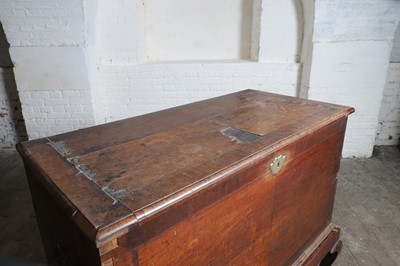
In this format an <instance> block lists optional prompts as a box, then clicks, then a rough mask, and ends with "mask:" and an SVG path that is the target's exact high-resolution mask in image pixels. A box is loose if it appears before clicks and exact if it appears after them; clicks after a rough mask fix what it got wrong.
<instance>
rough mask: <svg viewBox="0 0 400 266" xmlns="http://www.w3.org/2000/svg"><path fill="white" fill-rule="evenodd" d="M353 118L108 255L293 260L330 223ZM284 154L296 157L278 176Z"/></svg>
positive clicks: (162, 260) (203, 196) (149, 226)
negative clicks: (272, 168) (347, 131)
mask: <svg viewBox="0 0 400 266" xmlns="http://www.w3.org/2000/svg"><path fill="white" fill-rule="evenodd" d="M345 120H346V119H345V118H343V119H341V120H339V121H336V122H334V123H331V124H329V125H327V126H325V127H324V128H322V129H321V130H320V131H318V132H313V133H312V134H310V135H309V136H305V137H303V138H301V139H299V140H298V141H296V142H294V143H291V144H289V145H288V146H286V147H284V148H282V149H281V150H279V151H277V152H275V153H273V154H269V155H267V156H266V157H264V158H260V159H259V160H258V161H255V162H254V164H251V165H250V166H249V167H248V168H247V169H245V170H243V169H242V170H238V172H237V173H236V174H233V175H232V176H230V177H227V178H226V179H224V180H222V181H221V182H220V183H217V184H214V185H212V186H210V187H208V188H205V189H204V190H203V191H199V192H198V193H197V194H196V195H194V196H193V197H191V198H188V199H186V200H185V201H182V202H180V203H179V204H177V205H176V206H171V207H170V208H168V209H166V210H164V211H163V212H162V213H160V214H159V215H158V216H157V217H153V218H152V219H151V220H149V221H143V222H142V224H141V225H139V226H138V227H137V228H135V229H132V231H131V232H130V233H128V234H126V235H124V236H122V237H120V238H119V239H118V242H119V243H120V247H119V248H118V249H116V250H114V251H113V252H111V253H109V254H107V255H106V256H105V257H104V259H109V258H113V259H114V263H115V265H125V263H127V262H130V263H134V264H135V265H175V264H176V265H181V264H182V262H185V265H207V264H210V263H211V264H213V265H244V264H248V265H256V264H257V265H283V264H285V263H286V264H288V263H290V262H291V261H292V260H293V259H295V258H297V256H299V255H300V254H301V252H302V251H304V250H305V249H306V247H307V244H308V243H310V242H312V241H313V240H314V239H315V238H316V237H317V236H318V234H319V233H320V232H321V231H322V230H323V229H324V228H325V227H326V226H328V225H329V223H330V218H331V213H332V206H333V197H334V193H335V185H336V172H337V170H338V161H339V158H340V154H341V147H342V146H341V142H342V139H343V133H344V127H345V122H346V121H345ZM279 154H285V155H286V156H287V158H288V160H287V162H286V163H285V166H284V169H283V170H282V171H281V172H280V173H279V174H278V175H277V176H273V175H272V174H271V173H270V171H269V168H268V167H269V164H270V163H271V161H272V159H273V158H274V157H275V156H277V155H279ZM246 180H252V181H250V182H249V183H246V182H245V181H246ZM208 203H209V204H208ZM301 226H303V228H300V227H301ZM292 255H293V256H292Z"/></svg>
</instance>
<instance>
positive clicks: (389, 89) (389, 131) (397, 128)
mask: <svg viewBox="0 0 400 266" xmlns="http://www.w3.org/2000/svg"><path fill="white" fill-rule="evenodd" d="M399 139H400V63H390V64H389V69H388V72H387V78H386V85H385V89H384V91H383V99H382V105H381V109H380V115H379V124H378V129H377V135H376V140H375V145H397V144H398V143H399Z"/></svg>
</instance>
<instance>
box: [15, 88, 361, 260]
mask: <svg viewBox="0 0 400 266" xmlns="http://www.w3.org/2000/svg"><path fill="white" fill-rule="evenodd" d="M353 111H354V110H353V109H352V108H349V107H343V106H338V105H333V104H327V103H321V102H315V101H309V100H303V99H299V98H293V97H287V96H281V95H276V94H270V93H265V92H260V91H254V90H245V91H241V92H237V93H233V94H229V95H226V96H222V97H218V98H214V99H210V100H206V101H201V102H196V103H192V104H189V105H185V106H180V107H176V108H172V109H168V110H164V111H160V112H155V113H151V114H147V115H143V116H139V117H134V118H130V119H126V120H121V121H117V122H113V123H108V124H104V125H100V126H95V127H91V128H87V129H82V130H78V131H75V132H70V133H66V134H62V135H57V136H53V137H49V138H44V139H39V140H33V141H28V142H24V143H22V144H19V145H17V148H18V151H19V153H20V154H21V156H22V158H23V160H24V163H25V169H26V174H27V177H28V181H29V185H30V189H31V194H32V198H33V203H34V207H35V212H36V216H37V222H38V225H39V229H40V232H41V236H42V242H43V245H44V248H45V251H46V254H47V257H48V259H49V261H50V262H51V263H53V262H55V261H58V263H60V264H62V265H104V266H105V265H107V266H109V265H272V266H276V265H291V264H295V265H300V264H305V265H317V264H318V263H319V262H320V261H321V260H322V258H323V257H324V256H325V255H327V254H328V253H330V252H331V253H334V252H335V251H336V250H335V248H337V246H335V243H336V242H337V240H338V238H339V228H337V227H335V226H334V225H332V224H331V216H332V208H333V201H334V196H335V188H336V174H337V171H338V168H339V162H340V157H341V151H342V143H343V137H344V133H345V127H346V121H347V116H348V115H349V114H350V113H352V112H353Z"/></svg>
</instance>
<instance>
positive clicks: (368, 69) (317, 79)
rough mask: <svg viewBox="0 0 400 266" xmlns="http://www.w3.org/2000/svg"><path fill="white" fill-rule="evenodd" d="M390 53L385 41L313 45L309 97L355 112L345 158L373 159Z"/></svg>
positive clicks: (351, 120)
mask: <svg viewBox="0 0 400 266" xmlns="http://www.w3.org/2000/svg"><path fill="white" fill-rule="evenodd" d="M389 53H390V44H389V42H387V41H357V42H353V41H349V42H344V41H340V42H320V43H314V48H313V60H312V68H311V78H310V88H309V91H308V97H309V98H310V99H315V100H321V101H327V102H333V103H337V104H342V105H348V106H352V107H354V108H355V109H356V112H355V113H354V114H352V115H351V116H350V118H349V122H348V127H347V131H346V138H345V143H344V146H343V156H344V157H349V156H357V157H369V156H371V155H372V150H373V146H374V141H375V134H376V127H377V124H378V116H379V108H380V103H381V99H382V91H383V87H384V84H385V79H386V70H387V65H388V62H387V58H388V57H389Z"/></svg>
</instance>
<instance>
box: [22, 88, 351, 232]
mask: <svg viewBox="0 0 400 266" xmlns="http://www.w3.org/2000/svg"><path fill="white" fill-rule="evenodd" d="M353 111H354V110H353V109H352V108H349V107H344V106H338V105H333V104H327V103H321V102H315V101H309V100H304V99H299V98H294V97H288V96H282V95H276V94H271V93H266V92H260V91H254V90H245V91H241V92H237V93H233V94H229V95H225V96H221V97H217V98H213V99H209V100H205V101H200V102H196V103H192V104H188V105H185V106H179V107H175V108H171V109H167V110H164V111H159V112H155V113H151V114H146V115H143V116H139V117H133V118H129V119H125V120H120V121H117V122H113V123H108V124H104V125H99V126H95V127H90V128H86V129H81V130H77V131H74V132H69V133H65V134H61V135H57V136H52V137H48V138H43V139H39V140H33V141H28V142H24V143H22V144H19V145H18V147H17V148H18V150H19V152H20V153H21V155H22V156H23V158H24V160H25V162H29V163H30V164H31V165H32V167H33V168H35V169H37V171H39V172H40V175H41V176H42V178H43V180H42V182H45V183H46V184H47V185H48V187H50V188H52V189H51V191H53V193H54V194H57V197H59V200H60V201H63V202H65V206H67V207H68V208H70V211H71V215H73V216H74V219H75V220H77V223H78V224H80V226H81V227H82V228H83V229H84V230H85V231H88V235H89V236H91V237H93V238H96V235H97V237H99V232H102V233H101V234H103V235H104V234H113V233H115V232H116V231H118V230H120V229H121V228H122V227H127V226H129V225H133V224H135V223H138V222H139V221H140V220H143V219H145V218H146V217H149V216H151V215H153V214H155V213H157V212H158V211H159V210H161V209H163V208H165V207H167V206H169V205H171V204H174V203H176V202H177V201H179V200H180V199H182V198H184V197H188V196H190V195H191V194H192V193H195V192H196V191H198V190H199V189H201V188H202V187H204V186H206V185H207V184H210V183H212V182H217V179H218V173H220V172H221V171H223V170H226V169H229V168H230V167H235V166H237V165H240V162H241V161H243V160H245V159H246V158H249V157H251V156H253V155H254V154H257V153H259V152H260V151H265V150H268V149H269V150H270V152H273V150H274V149H275V148H274V147H276V144H277V143H281V142H284V141H285V140H286V141H287V140H289V139H290V140H291V141H293V139H295V138H299V137H301V136H302V135H304V134H307V132H309V131H310V130H315V129H317V128H318V127H321V126H323V125H326V124H328V123H330V122H332V121H334V120H336V119H339V118H341V117H343V116H347V115H348V114H349V113H351V112H353Z"/></svg>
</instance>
